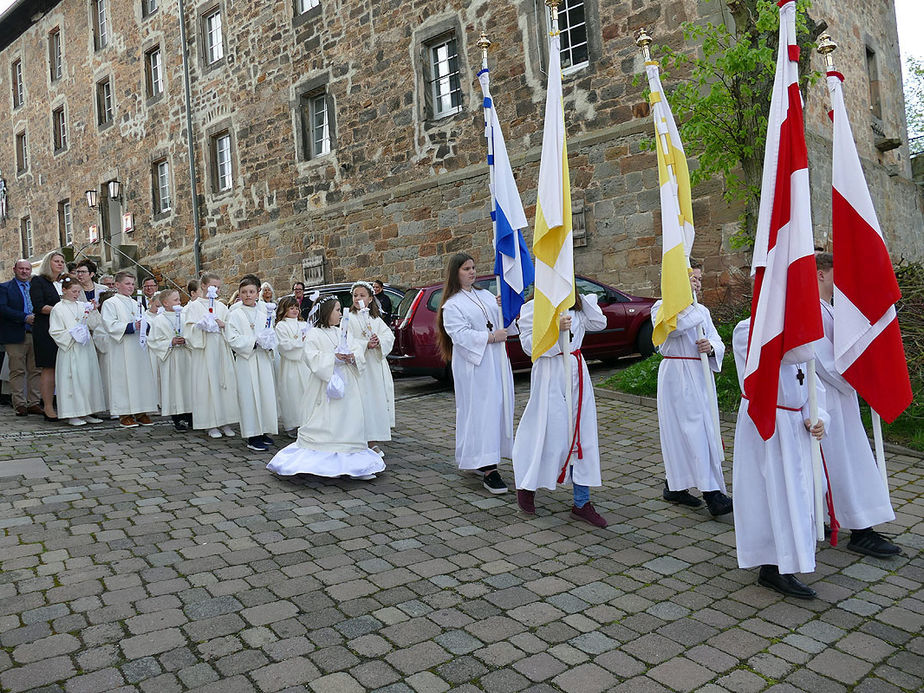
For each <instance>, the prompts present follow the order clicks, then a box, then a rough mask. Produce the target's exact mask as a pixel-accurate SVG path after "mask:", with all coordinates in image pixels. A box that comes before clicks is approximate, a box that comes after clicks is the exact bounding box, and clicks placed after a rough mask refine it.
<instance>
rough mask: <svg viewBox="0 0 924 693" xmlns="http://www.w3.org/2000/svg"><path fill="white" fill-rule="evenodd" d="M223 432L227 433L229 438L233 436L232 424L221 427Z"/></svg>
mask: <svg viewBox="0 0 924 693" xmlns="http://www.w3.org/2000/svg"><path fill="white" fill-rule="evenodd" d="M221 432H222V433H224V434H225V435H226V436H228V437H229V438H233V437H234V429H233V428H231V427H230V426H222V427H221Z"/></svg>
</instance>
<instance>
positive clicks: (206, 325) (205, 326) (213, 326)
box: [196, 287, 221, 332]
mask: <svg viewBox="0 0 924 693" xmlns="http://www.w3.org/2000/svg"><path fill="white" fill-rule="evenodd" d="M209 288H210V289H211V288H212V287H209ZM196 327H198V328H199V329H200V330H202V331H203V332H218V331H219V330H220V329H221V328H220V327H218V323H217V322H216V321H215V316H214V315H212V314H211V313H206V314H205V316H204V317H203V318H202V319H200V320H199V322H197V323H196Z"/></svg>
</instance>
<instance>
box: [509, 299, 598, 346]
mask: <svg viewBox="0 0 924 693" xmlns="http://www.w3.org/2000/svg"><path fill="white" fill-rule="evenodd" d="M581 304H582V310H580V311H578V313H580V315H581V317H580V319H581V321H582V322H583V323H584V331H585V332H602V331H603V330H605V329H606V316H605V315H604V314H603V310H601V308H600V306H599V305H597V294H582V295H581ZM521 339H522V338H521Z"/></svg>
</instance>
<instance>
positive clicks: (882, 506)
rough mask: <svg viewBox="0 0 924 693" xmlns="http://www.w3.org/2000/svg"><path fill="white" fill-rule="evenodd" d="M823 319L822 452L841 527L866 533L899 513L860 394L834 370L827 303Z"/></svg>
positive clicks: (819, 353)
mask: <svg viewBox="0 0 924 693" xmlns="http://www.w3.org/2000/svg"><path fill="white" fill-rule="evenodd" d="M821 319H822V322H823V323H824V328H825V336H824V338H823V339H819V340H818V341H817V342H815V364H816V369H817V372H818V378H819V379H820V380H821V382H822V383H824V386H825V391H826V392H825V396H826V398H827V402H826V403H827V407H826V408H827V410H828V414H829V415H830V417H831V424H830V426H829V427H828V429H827V431H826V435H825V439H824V444H823V445H822V450H823V451H824V455H825V464H826V465H827V468H828V478H829V481H830V483H831V497H832V499H833V504H834V515H835V517H836V518H837V521H838V522H839V523H840V524H841V526H843V527H847V528H848V529H866V528H867V527H873V526H874V525H878V524H881V523H883V522H891V521H892V520H894V519H895V513H894V512H893V511H892V504H891V503H890V502H889V493H888V489H887V488H886V485H885V484H884V483H883V481H882V476H881V474H880V473H879V468H878V467H877V466H876V458H875V457H873V451H872V449H871V448H870V446H869V438H867V436H866V429H865V428H864V427H863V421H862V419H861V418H860V403H859V401H858V399H857V391H856V390H854V389H853V387H851V385H850V383H848V382H847V381H846V380H844V378H843V376H841V374H840V373H838V372H837V368H835V366H834V308H832V307H831V304H829V303H828V302H827V301H825V300H824V299H822V301H821Z"/></svg>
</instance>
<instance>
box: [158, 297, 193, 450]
mask: <svg viewBox="0 0 924 693" xmlns="http://www.w3.org/2000/svg"><path fill="white" fill-rule="evenodd" d="M158 296H159V298H160V303H161V304H162V305H163V309H164V310H163V312H162V313H161V314H160V315H158V316H156V317H155V318H154V320H153V321H152V323H151V332H150V334H149V335H148V352H149V353H151V354H152V355H153V356H154V357H155V358H156V359H157V361H156V363H157V368H158V370H159V376H160V377H159V379H158V383H159V388H160V413H161V415H162V416H169V417H171V418H172V419H173V428H174V429H175V430H176V431H177V432H183V431H188V430H189V427H190V426H191V425H192V410H193V398H192V390H191V388H190V383H191V375H192V374H191V373H190V368H191V356H190V353H189V349H188V348H187V347H186V340H185V339H184V338H183V311H182V308H181V307H180V294H179V292H178V291H177V290H176V289H165V290H163V291H161V292H160V294H158Z"/></svg>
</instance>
